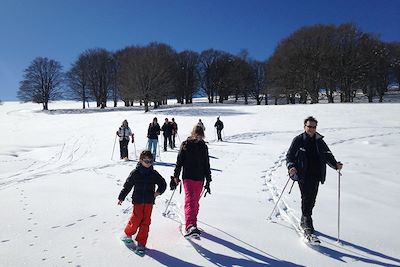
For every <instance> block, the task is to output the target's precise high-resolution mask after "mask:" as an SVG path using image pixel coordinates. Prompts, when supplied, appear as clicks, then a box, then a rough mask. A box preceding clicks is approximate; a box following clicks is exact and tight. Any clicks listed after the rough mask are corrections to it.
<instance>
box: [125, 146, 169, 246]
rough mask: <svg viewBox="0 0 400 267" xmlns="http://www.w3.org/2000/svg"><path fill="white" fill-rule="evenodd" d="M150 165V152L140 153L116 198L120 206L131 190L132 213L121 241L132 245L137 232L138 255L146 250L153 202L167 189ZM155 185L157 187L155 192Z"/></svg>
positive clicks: (151, 158)
mask: <svg viewBox="0 0 400 267" xmlns="http://www.w3.org/2000/svg"><path fill="white" fill-rule="evenodd" d="M152 164H153V155H152V154H151V152H150V151H148V150H144V151H143V152H142V153H140V157H139V162H138V164H137V166H136V168H135V169H134V170H133V171H132V172H131V173H130V174H129V176H128V178H127V179H126V182H125V184H124V188H123V189H122V190H121V193H120V194H119V196H118V205H121V203H122V202H123V201H124V200H125V197H126V196H127V195H128V194H129V192H130V191H131V190H132V188H133V194H132V204H133V212H132V215H131V217H130V219H129V221H128V223H127V225H126V227H125V230H124V232H125V236H123V237H122V238H121V240H122V241H123V242H125V243H132V242H133V240H132V235H134V234H135V233H136V232H137V231H138V230H139V231H138V234H137V235H136V238H135V240H136V241H137V247H136V250H137V251H136V252H138V253H139V254H143V253H144V250H145V248H146V243H147V238H148V235H149V227H150V223H151V212H152V210H153V205H154V200H155V198H156V197H157V196H159V195H161V194H162V193H164V191H165V189H166V187H167V184H166V182H165V180H164V178H163V177H162V176H161V175H160V174H159V173H158V172H157V171H156V170H154V169H153V165H152ZM155 185H157V190H156V189H155Z"/></svg>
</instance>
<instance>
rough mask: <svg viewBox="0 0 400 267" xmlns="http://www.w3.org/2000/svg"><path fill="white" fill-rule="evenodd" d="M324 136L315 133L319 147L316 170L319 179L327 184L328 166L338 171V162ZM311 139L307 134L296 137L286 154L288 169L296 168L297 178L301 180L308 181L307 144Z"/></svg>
mask: <svg viewBox="0 0 400 267" xmlns="http://www.w3.org/2000/svg"><path fill="white" fill-rule="evenodd" d="M323 138H324V137H323V136H322V135H320V134H319V133H315V143H316V147H317V155H318V159H319V166H316V169H317V170H319V172H320V173H319V177H317V178H318V179H319V180H320V181H321V183H322V184H323V183H324V182H325V178H326V164H328V165H329V166H330V167H331V168H333V169H335V170H336V164H337V161H336V159H335V157H334V156H333V154H332V152H331V151H330V150H329V148H328V145H327V144H326V143H325V141H324V140H323ZM309 140H310V137H309V136H308V134H306V133H305V132H304V133H302V134H299V135H298V136H296V137H295V138H294V139H293V141H292V144H291V145H290V148H289V150H288V152H287V154H286V166H287V168H288V169H290V168H292V167H295V168H296V170H297V176H298V178H299V180H300V181H301V180H302V179H307V177H306V176H307V173H306V171H307V168H308V163H309V161H308V158H307V156H306V155H307V151H306V147H307V143H308V142H309Z"/></svg>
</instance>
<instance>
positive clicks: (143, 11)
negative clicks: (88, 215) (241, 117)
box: [0, 0, 400, 101]
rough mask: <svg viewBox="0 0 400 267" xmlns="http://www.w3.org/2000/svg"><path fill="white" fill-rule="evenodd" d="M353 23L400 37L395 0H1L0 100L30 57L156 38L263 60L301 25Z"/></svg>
mask: <svg viewBox="0 0 400 267" xmlns="http://www.w3.org/2000/svg"><path fill="white" fill-rule="evenodd" d="M345 22H354V23H356V24H357V25H358V26H359V27H360V28H361V29H362V30H363V31H365V32H371V33H375V34H377V35H379V36H380V37H381V39H382V40H383V41H387V42H392V41H398V42H399V41H400V0H363V1H361V0H347V1H342V0H339V1H337V0H335V1H328V0H320V1H317V0H309V1H306V0H282V1H268V0H213V1H212V0H202V1H200V0H199V1H195V0H186V1H185V0H160V1H155V0H147V1H146V0H143V1H135V0H130V1H129V0H113V1H108V0H96V1H85V0H68V1H67V0H65V1H63V0H35V1H30V0H2V1H1V2H0V36H1V42H0V100H3V101H4V100H15V99H16V92H17V90H18V87H19V81H21V80H22V76H23V71H24V69H25V68H27V67H28V65H29V64H30V63H31V62H32V60H33V59H34V58H35V57H38V56H42V57H48V58H51V59H54V60H57V61H59V62H60V63H61V64H62V65H63V67H64V70H68V69H69V68H70V65H71V63H72V62H74V61H75V60H76V58H77V57H78V56H79V54H80V53H82V52H83V51H85V50H86V49H89V48H105V49H107V50H110V51H116V50H118V49H121V48H124V47H126V46H128V45H145V44H148V43H149V42H152V41H157V42H164V43H167V44H169V45H171V46H172V47H173V48H175V49H176V50H177V51H178V52H180V51H183V50H185V49H191V50H194V51H197V52H201V51H203V50H205V49H208V48H214V49H220V50H224V51H226V52H230V53H233V54H237V53H238V52H239V51H240V50H241V49H243V48H245V49H247V50H248V51H249V55H250V57H252V58H255V59H258V60H265V59H267V58H268V57H269V56H271V54H272V53H273V51H274V49H275V47H276V45H277V44H278V42H279V41H280V40H281V39H283V38H285V37H287V36H289V35H290V34H291V33H293V32H294V31H296V30H297V29H299V28H300V27H302V26H306V25H313V24H317V23H323V24H329V23H333V24H337V25H338V24H341V23H345Z"/></svg>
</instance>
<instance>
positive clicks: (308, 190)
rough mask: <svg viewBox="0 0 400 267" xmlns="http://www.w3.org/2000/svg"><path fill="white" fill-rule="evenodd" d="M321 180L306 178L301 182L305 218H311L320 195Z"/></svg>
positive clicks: (302, 206)
mask: <svg viewBox="0 0 400 267" xmlns="http://www.w3.org/2000/svg"><path fill="white" fill-rule="evenodd" d="M318 186H319V179H317V178H315V177H310V176H308V177H305V179H304V180H302V181H299V188H300V192H301V212H302V214H303V216H311V215H312V210H313V208H314V206H315V200H316V198H317V194H318Z"/></svg>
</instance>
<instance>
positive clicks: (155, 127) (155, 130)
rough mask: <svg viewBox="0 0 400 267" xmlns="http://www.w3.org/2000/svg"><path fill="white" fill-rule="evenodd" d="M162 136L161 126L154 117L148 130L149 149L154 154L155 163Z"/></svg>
mask: <svg viewBox="0 0 400 267" xmlns="http://www.w3.org/2000/svg"><path fill="white" fill-rule="evenodd" d="M159 135H160V125H159V124H158V122H157V118H156V117H154V119H153V122H152V123H150V124H149V128H148V129H147V138H148V143H147V149H148V150H150V151H151V153H152V154H153V159H154V161H155V160H156V155H157V145H158V136H159Z"/></svg>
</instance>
